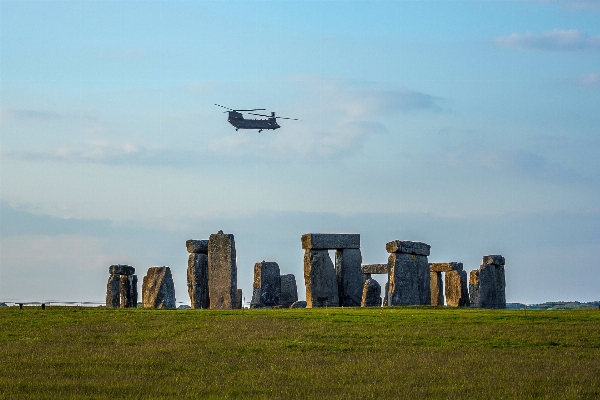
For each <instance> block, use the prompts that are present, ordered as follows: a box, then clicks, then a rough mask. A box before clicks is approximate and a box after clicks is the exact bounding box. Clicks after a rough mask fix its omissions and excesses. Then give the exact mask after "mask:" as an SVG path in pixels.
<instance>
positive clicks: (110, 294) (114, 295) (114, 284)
mask: <svg viewBox="0 0 600 400" xmlns="http://www.w3.org/2000/svg"><path fill="white" fill-rule="evenodd" d="M120 305H121V275H119V274H110V275H109V276H108V283H107V284H106V307H107V308H119V307H120Z"/></svg>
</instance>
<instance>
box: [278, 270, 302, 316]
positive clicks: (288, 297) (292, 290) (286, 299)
mask: <svg viewBox="0 0 600 400" xmlns="http://www.w3.org/2000/svg"><path fill="white" fill-rule="evenodd" d="M279 281H280V287H281V294H280V296H279V302H280V303H281V305H282V306H283V307H286V308H287V307H289V306H291V305H292V304H294V303H295V302H297V301H298V286H297V285H296V277H295V276H294V275H293V274H287V275H281V276H280V279H279Z"/></svg>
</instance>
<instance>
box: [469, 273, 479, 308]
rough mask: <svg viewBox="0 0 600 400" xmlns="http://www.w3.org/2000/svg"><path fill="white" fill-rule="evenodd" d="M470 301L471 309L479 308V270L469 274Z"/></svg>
mask: <svg viewBox="0 0 600 400" xmlns="http://www.w3.org/2000/svg"><path fill="white" fill-rule="evenodd" d="M469 300H470V303H471V307H479V270H477V269H474V270H473V271H471V272H470V274H469Z"/></svg>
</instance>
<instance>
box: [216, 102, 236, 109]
mask: <svg viewBox="0 0 600 400" xmlns="http://www.w3.org/2000/svg"><path fill="white" fill-rule="evenodd" d="M215 106H219V107H223V108H226V109H228V110H233V109H232V108H229V107H225V106H222V105H220V104H217V103H215Z"/></svg>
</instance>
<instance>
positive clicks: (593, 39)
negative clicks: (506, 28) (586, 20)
mask: <svg viewBox="0 0 600 400" xmlns="http://www.w3.org/2000/svg"><path fill="white" fill-rule="evenodd" d="M494 42H495V43H496V44H497V45H499V46H505V47H512V48H516V49H520V50H549V51H583V50H600V36H589V35H588V34H587V33H585V32H582V31H579V30H577V29H570V30H561V29H554V30H552V31H546V32H543V33H541V34H533V33H531V32H527V33H526V34H524V35H522V34H519V33H512V34H510V35H509V36H499V37H497V38H495V39H494Z"/></svg>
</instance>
